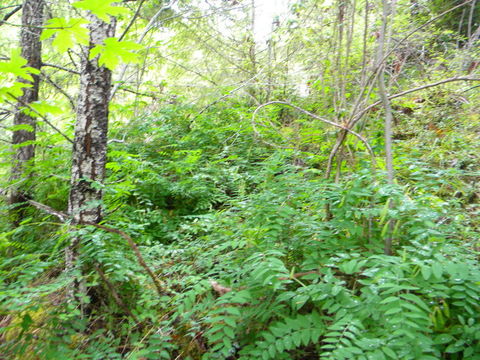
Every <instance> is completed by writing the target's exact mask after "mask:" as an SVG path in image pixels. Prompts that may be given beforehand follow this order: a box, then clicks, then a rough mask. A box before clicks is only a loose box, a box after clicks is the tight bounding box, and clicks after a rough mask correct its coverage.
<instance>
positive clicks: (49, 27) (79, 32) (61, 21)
mask: <svg viewBox="0 0 480 360" xmlns="http://www.w3.org/2000/svg"><path fill="white" fill-rule="evenodd" d="M86 24H88V21H87V20H85V19H81V18H71V19H65V18H53V19H50V20H48V22H47V24H46V25H45V29H44V30H43V32H42V36H41V37H40V40H42V41H43V40H46V39H49V38H51V37H52V36H55V39H54V40H53V41H52V46H53V47H55V48H56V49H57V50H58V51H59V52H60V53H64V52H65V51H67V50H68V49H71V48H73V47H74V46H75V45H88V41H89V37H88V29H87V28H86V27H85V25H86Z"/></svg>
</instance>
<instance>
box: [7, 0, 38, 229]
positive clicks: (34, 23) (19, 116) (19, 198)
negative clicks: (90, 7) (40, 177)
mask: <svg viewBox="0 0 480 360" xmlns="http://www.w3.org/2000/svg"><path fill="white" fill-rule="evenodd" d="M44 7H45V4H44V1H43V0H25V1H24V3H23V7H22V8H23V9H22V30H21V33H20V45H21V48H22V50H21V55H22V57H23V58H25V59H26V60H27V65H28V66H29V67H31V68H34V69H37V70H39V69H40V68H41V66H42V43H41V41H40V34H41V32H42V24H43V12H44ZM31 76H32V78H33V81H28V80H25V79H19V80H18V81H19V82H23V83H26V84H28V87H27V86H26V87H25V88H24V90H23V91H24V92H23V95H22V96H20V97H19V98H18V103H17V111H16V114H15V117H14V120H13V125H14V126H15V130H14V131H13V137H12V145H13V147H14V154H13V161H12V165H13V166H12V170H11V181H12V183H13V188H12V191H11V193H10V198H9V202H10V204H12V205H13V204H18V203H22V202H24V201H25V199H26V198H28V189H27V188H26V187H25V186H24V185H23V184H25V178H28V177H30V175H29V174H28V173H27V172H26V170H27V167H28V164H29V163H31V162H32V161H33V160H34V158H35V144H34V141H35V137H36V123H35V118H34V117H32V116H30V115H29V114H27V113H26V112H24V111H22V108H25V106H28V105H29V104H31V103H33V102H34V101H37V100H38V92H39V84H40V78H39V76H38V74H31ZM22 213H23V211H22V209H21V208H20V209H18V207H17V211H14V213H13V216H12V222H13V225H14V226H15V227H16V226H18V224H19V222H20V221H21V219H22V217H23V216H22Z"/></svg>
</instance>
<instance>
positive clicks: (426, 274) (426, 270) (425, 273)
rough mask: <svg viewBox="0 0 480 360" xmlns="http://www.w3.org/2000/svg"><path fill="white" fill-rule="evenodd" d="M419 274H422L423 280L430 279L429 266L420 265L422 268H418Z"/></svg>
mask: <svg viewBox="0 0 480 360" xmlns="http://www.w3.org/2000/svg"><path fill="white" fill-rule="evenodd" d="M420 270H421V272H422V276H423V278H424V279H425V280H428V279H430V276H431V275H432V269H431V268H430V266H428V265H422V267H421V268H420Z"/></svg>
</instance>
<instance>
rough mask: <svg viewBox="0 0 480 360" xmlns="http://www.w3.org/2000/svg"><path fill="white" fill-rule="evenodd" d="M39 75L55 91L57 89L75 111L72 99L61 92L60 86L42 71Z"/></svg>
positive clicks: (63, 91) (64, 92)
mask: <svg viewBox="0 0 480 360" xmlns="http://www.w3.org/2000/svg"><path fill="white" fill-rule="evenodd" d="M41 75H42V76H43V78H44V79H45V80H47V82H48V83H49V84H50V85H52V86H53V87H54V88H55V89H57V90H58V91H59V92H60V93H61V94H62V95H63V96H65V97H66V98H67V99H68V102H69V103H70V106H71V107H72V109H73V110H75V108H76V106H75V101H74V100H73V98H72V97H71V96H70V95H69V94H68V93H67V92H66V91H65V90H63V89H62V88H61V87H60V85H58V84H57V83H56V82H55V81H53V80H52V79H51V78H50V76H48V75H47V74H45V73H44V72H43V71H42V72H41Z"/></svg>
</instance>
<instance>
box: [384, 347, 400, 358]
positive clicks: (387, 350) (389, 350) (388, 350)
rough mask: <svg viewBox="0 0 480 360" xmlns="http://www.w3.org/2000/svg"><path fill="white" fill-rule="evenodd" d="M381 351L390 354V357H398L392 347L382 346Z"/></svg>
mask: <svg viewBox="0 0 480 360" xmlns="http://www.w3.org/2000/svg"><path fill="white" fill-rule="evenodd" d="M382 351H383V352H384V354H385V355H387V356H390V357H391V358H392V359H398V357H397V354H396V353H395V351H393V350H392V349H390V348H388V347H386V346H383V347H382Z"/></svg>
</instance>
